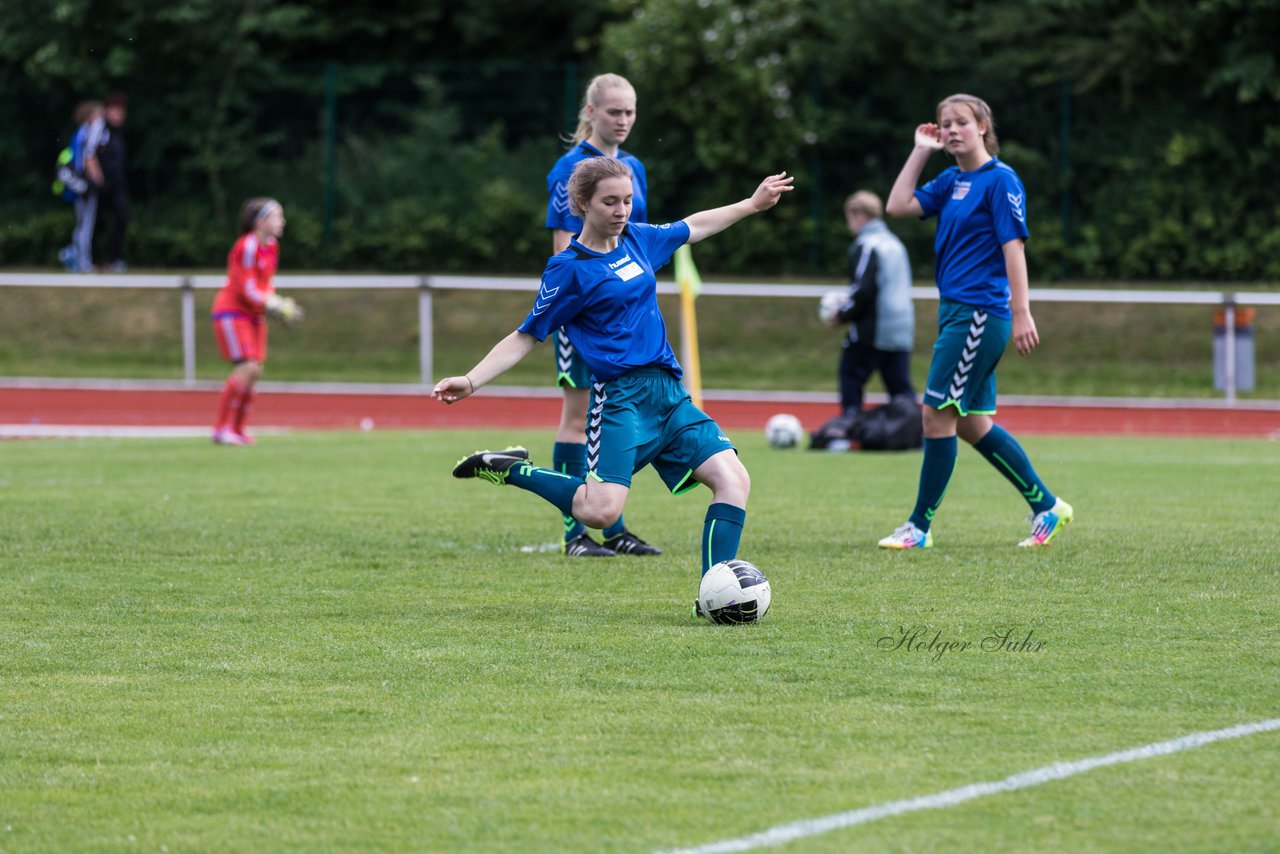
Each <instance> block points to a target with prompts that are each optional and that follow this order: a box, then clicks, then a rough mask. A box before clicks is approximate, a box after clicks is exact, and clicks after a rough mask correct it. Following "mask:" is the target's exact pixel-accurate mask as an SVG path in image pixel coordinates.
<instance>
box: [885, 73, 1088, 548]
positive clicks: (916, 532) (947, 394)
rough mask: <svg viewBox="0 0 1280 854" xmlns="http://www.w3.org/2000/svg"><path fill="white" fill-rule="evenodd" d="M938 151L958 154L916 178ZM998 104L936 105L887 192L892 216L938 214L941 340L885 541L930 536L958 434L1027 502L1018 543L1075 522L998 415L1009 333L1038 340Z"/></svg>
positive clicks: (1018, 189) (1015, 185) (1040, 540)
mask: <svg viewBox="0 0 1280 854" xmlns="http://www.w3.org/2000/svg"><path fill="white" fill-rule="evenodd" d="M935 151H946V152H947V153H948V154H950V155H951V156H952V157H954V158H955V160H956V165H955V166H952V167H951V168H949V169H947V170H945V171H944V172H943V173H942V174H941V175H939V176H938V177H937V178H934V179H933V180H932V181H930V182H929V183H927V184H925V185H924V186H923V187H919V188H917V187H916V184H917V182H918V181H919V179H920V173H921V172H923V171H924V165H925V163H926V162H927V161H928V160H929V157H930V156H931V155H932V154H933V152H935ZM998 152H999V144H998V143H997V141H996V131H995V121H994V119H993V118H992V116H991V108H990V107H988V106H987V104H986V102H985V101H983V100H982V99H981V98H976V97H974V96H972V95H952V96H950V97H948V98H946V99H945V100H943V101H942V103H940V104H938V109H937V124H933V123H928V124H922V125H920V126H919V127H917V128H916V133H915V147H914V148H913V149H912V151H911V155H910V156H909V157H908V158H907V162H906V164H905V165H904V166H903V167H902V171H901V172H900V173H898V178H897V180H896V181H895V182H894V184H893V190H892V192H891V193H890V194H889V204H888V211H889V213H890V214H892V215H893V216H918V217H931V216H937V217H938V227H937V233H936V236H935V238H934V250H935V251H936V253H937V260H936V262H935V277H936V279H937V283H938V294H939V305H938V341H937V343H936V344H935V345H934V347H933V361H932V363H931V365H930V367H929V381H928V384H927V385H926V387H925V393H924V403H925V406H924V409H923V418H924V436H925V439H924V461H923V462H922V463H921V466H920V486H919V490H918V492H917V494H916V506H915V509H914V510H912V512H911V516H910V517H909V518H908V519H907V521H906V522H905V523H904V524H903V525H902V526H901V527H899V528H898V529H897V530H896V531H894V532H893V533H892V534H890V535H889V536H887V537H885V538H884V539H883V540H881V541H880V547H881V548H886V549H920V548H926V549H927V548H929V547H930V546H932V545H933V534H932V532H931V531H930V526H931V523H932V522H933V516H934V514H935V513H936V512H937V510H938V506H939V505H940V504H941V503H942V496H943V494H944V493H945V492H946V490H947V484H948V482H949V481H950V479H951V473H952V471H953V470H954V469H955V463H956V453H957V451H956V436H957V435H958V436H959V437H960V438H962V439H964V440H965V441H966V442H968V443H969V444H970V445H972V446H973V447H974V448H975V449H976V450H977V451H978V452H979V453H980V454H982V455H983V456H984V457H986V459H987V461H988V462H990V463H991V464H992V465H993V466H995V467H996V469H997V470H998V471H999V472H1000V473H1001V474H1003V475H1004V476H1005V477H1006V478H1008V480H1009V482H1010V483H1012V484H1013V485H1014V486H1015V487H1016V488H1017V489H1018V491H1019V492H1020V493H1021V494H1022V497H1023V498H1025V499H1026V501H1027V503H1028V504H1029V505H1030V506H1031V514H1032V515H1031V535H1030V536H1028V537H1027V538H1026V539H1024V540H1022V541H1021V542H1020V543H1018V545H1019V546H1024V547H1030V546H1045V545H1048V544H1049V542H1050V541H1051V540H1052V539H1053V538H1054V536H1055V535H1056V534H1057V533H1058V531H1059V530H1060V529H1061V528H1063V527H1064V526H1066V525H1068V524H1070V522H1071V520H1072V516H1073V511H1072V508H1071V505H1070V504H1068V503H1067V502H1065V501H1063V500H1062V499H1060V498H1057V497H1055V496H1054V495H1053V493H1051V492H1050V491H1049V489H1048V487H1046V486H1045V485H1044V483H1043V482H1042V481H1041V480H1040V476H1039V475H1038V474H1036V470H1035V468H1034V467H1033V466H1032V465H1031V461H1030V460H1029V459H1027V455H1026V453H1025V452H1024V451H1023V450H1022V446H1021V445H1019V444H1018V442H1017V440H1016V439H1014V438H1013V436H1011V435H1009V433H1007V432H1005V430H1004V429H1002V428H1001V427H1000V426H999V425H998V424H996V423H995V422H994V421H992V420H991V416H992V415H993V414H994V413H995V411H996V376H995V371H996V365H997V363H999V361H1000V357H1001V355H1003V353H1004V349H1005V346H1006V345H1007V344H1008V343H1009V338H1010V337H1012V338H1013V344H1014V347H1015V348H1017V351H1018V355H1020V356H1025V355H1027V354H1028V353H1030V352H1031V351H1032V350H1033V349H1035V347H1036V345H1037V344H1039V343H1040V339H1039V336H1038V335H1037V333H1036V324H1035V321H1034V320H1033V319H1032V317H1031V302H1030V298H1029V295H1028V284H1027V258H1026V251H1025V242H1026V239H1027V237H1028V234H1029V232H1028V231H1027V216H1026V194H1025V192H1024V190H1023V188H1022V181H1021V180H1019V178H1018V175H1017V173H1016V172H1014V171H1013V169H1011V168H1009V166H1008V165H1006V164H1005V163H1002V162H1001V161H1000V159H999V158H997V157H996V154H997V153H998Z"/></svg>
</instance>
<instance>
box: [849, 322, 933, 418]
mask: <svg viewBox="0 0 1280 854" xmlns="http://www.w3.org/2000/svg"><path fill="white" fill-rule="evenodd" d="M876 371H879V372H880V376H881V378H883V379H884V387H885V391H887V392H888V393H889V395H890V396H893V395H895V394H910V395H914V394H915V388H914V387H913V386H912V385H911V353H910V352H907V351H892V350H877V349H876V348H875V347H872V346H870V345H867V344H863V343H862V342H854V341H850V340H848V339H847V338H846V339H845V342H844V349H843V350H841V352H840V410H841V411H842V412H848V411H849V410H850V409H852V410H853V411H855V412H861V411H862V389H863V388H864V387H865V386H866V384H867V380H869V379H871V375H872V374H874V373H875V372H876Z"/></svg>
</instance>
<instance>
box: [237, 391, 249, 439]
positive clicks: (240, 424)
mask: <svg viewBox="0 0 1280 854" xmlns="http://www.w3.org/2000/svg"><path fill="white" fill-rule="evenodd" d="M252 408H253V386H249V387H248V388H246V389H245V390H244V393H243V394H241V395H240V406H238V407H237V408H236V420H235V428H234V429H235V431H236V432H237V433H240V434H243V433H244V425H245V422H246V421H247V420H248V418H249V410H250V409H252Z"/></svg>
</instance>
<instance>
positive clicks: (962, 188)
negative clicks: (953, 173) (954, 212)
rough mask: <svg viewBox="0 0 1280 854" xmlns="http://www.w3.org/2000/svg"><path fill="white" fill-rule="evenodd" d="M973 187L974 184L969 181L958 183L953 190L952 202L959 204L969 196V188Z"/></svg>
mask: <svg viewBox="0 0 1280 854" xmlns="http://www.w3.org/2000/svg"><path fill="white" fill-rule="evenodd" d="M971 186H972V184H971V182H969V181H956V185H955V187H954V188H953V189H952V190H951V199H952V201H956V202H958V201H960V200H961V199H963V198H964V197H965V196H967V195H969V187H971Z"/></svg>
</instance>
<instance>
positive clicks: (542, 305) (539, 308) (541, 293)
mask: <svg viewBox="0 0 1280 854" xmlns="http://www.w3.org/2000/svg"><path fill="white" fill-rule="evenodd" d="M558 293H560V288H559V287H554V288H553V287H551V286H550V285H548V284H547V283H546V282H543V283H542V287H540V288H538V298H537V299H535V300H534V301H533V313H534V314H542V313H543V312H544V311H546V310H547V306H549V305H551V300H552V298H553V297H555V295H556V294H558Z"/></svg>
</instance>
